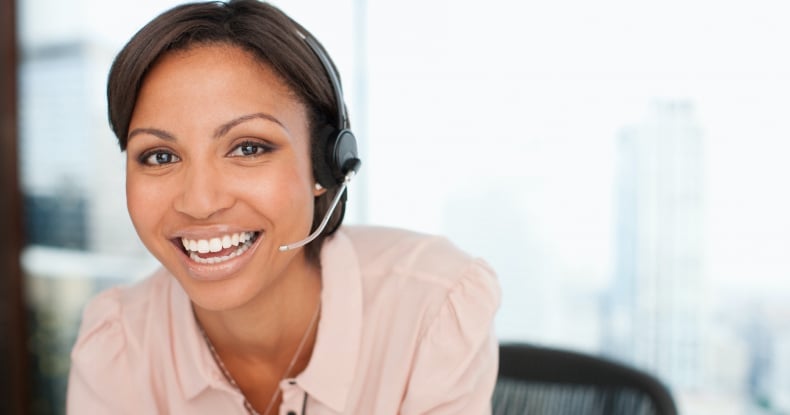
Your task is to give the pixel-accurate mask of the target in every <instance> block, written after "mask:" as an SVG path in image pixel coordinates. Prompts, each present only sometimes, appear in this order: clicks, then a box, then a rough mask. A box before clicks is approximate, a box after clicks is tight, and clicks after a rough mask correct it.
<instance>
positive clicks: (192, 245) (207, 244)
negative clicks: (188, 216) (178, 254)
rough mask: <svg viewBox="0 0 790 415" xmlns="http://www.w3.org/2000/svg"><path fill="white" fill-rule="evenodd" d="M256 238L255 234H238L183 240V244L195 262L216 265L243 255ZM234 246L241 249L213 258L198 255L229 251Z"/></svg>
mask: <svg viewBox="0 0 790 415" xmlns="http://www.w3.org/2000/svg"><path fill="white" fill-rule="evenodd" d="M254 237H255V232H237V233H234V234H229V235H222V236H217V237H214V238H210V239H187V238H181V244H182V245H183V246H184V249H186V250H187V253H188V254H189V256H190V258H192V260H193V261H195V262H199V263H201V264H216V263H219V262H223V261H227V260H228V259H230V258H233V257H235V256H238V255H241V254H242V253H244V252H245V251H246V250H247V249H249V247H250V245H252V243H251V241H252V240H253V239H254ZM234 246H238V247H239V248H238V249H236V250H235V251H233V252H231V253H230V254H228V255H225V256H221V257H213V258H202V257H200V255H198V254H207V253H209V252H219V251H222V250H223V249H228V248H231V247H234Z"/></svg>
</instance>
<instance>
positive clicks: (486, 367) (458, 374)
mask: <svg viewBox="0 0 790 415" xmlns="http://www.w3.org/2000/svg"><path fill="white" fill-rule="evenodd" d="M499 301H500V289H499V285H498V284H497V281H496V277H495V275H494V272H493V271H492V270H491V268H490V267H489V266H488V265H487V264H486V263H485V262H483V261H481V260H475V261H473V262H472V263H471V265H470V266H469V267H467V269H466V270H465V271H464V273H463V276H462V278H461V279H460V280H459V281H458V282H457V284H456V285H455V286H454V287H452V288H451V289H450V291H449V292H448V295H447V298H446V299H445V301H444V303H443V304H442V305H441V307H440V308H439V309H438V312H437V313H436V315H435V317H433V318H432V320H429V321H428V325H427V328H426V330H425V332H424V334H423V336H422V338H421V341H420V344H419V346H418V349H417V354H416V356H415V361H414V366H413V369H412V375H411V378H410V380H409V384H408V386H407V390H406V396H405V398H404V401H403V405H402V407H401V413H402V414H403V415H417V414H421V415H428V414H429V415H442V414H460V413H463V414H488V413H490V412H491V394H492V392H493V389H494V384H495V382H496V375H497V368H498V350H499V349H498V343H497V339H496V336H495V335H494V331H493V319H494V315H495V313H496V310H497V309H498V308H499Z"/></svg>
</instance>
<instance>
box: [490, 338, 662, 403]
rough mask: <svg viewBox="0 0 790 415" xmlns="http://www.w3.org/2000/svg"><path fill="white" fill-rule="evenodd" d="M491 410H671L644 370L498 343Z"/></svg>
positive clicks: (573, 354)
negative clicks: (497, 373) (496, 372)
mask: <svg viewBox="0 0 790 415" xmlns="http://www.w3.org/2000/svg"><path fill="white" fill-rule="evenodd" d="M492 409H493V410H492V412H493V415H510V414H518V415H549V414H550V415H565V414H567V415H571V414H572V415H619V414H623V415H677V408H676V407H675V403H674V401H673V399H672V395H671V394H670V393H669V390H668V389H667V388H666V387H665V386H664V385H663V384H661V382H659V381H658V380H657V379H656V378H654V377H653V376H650V375H648V374H647V373H645V372H642V371H639V370H636V369H634V368H632V367H628V366H626V365H624V364H622V363H617V362H614V361H611V360H607V359H604V358H601V357H595V356H591V355H586V354H583V353H578V352H571V351H566V350H558V349H552V348H546V347H538V346H532V345H527V344H519V343H511V344H502V345H500V347H499V377H498V379H497V384H496V388H495V389H494V396H493V399H492Z"/></svg>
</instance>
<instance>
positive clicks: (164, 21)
mask: <svg viewBox="0 0 790 415" xmlns="http://www.w3.org/2000/svg"><path fill="white" fill-rule="evenodd" d="M334 71H335V69H334V66H333V65H332V64H331V61H330V60H329V58H328V57H327V56H326V55H325V52H324V51H323V49H322V48H321V47H320V45H319V44H318V43H317V42H316V41H315V40H314V39H313V38H312V36H311V35H310V34H309V32H307V31H306V30H305V29H304V28H302V27H301V26H299V25H298V24H296V23H295V22H293V21H292V20H291V19H289V18H288V17H287V16H286V15H284V14H283V13H282V12H280V11H279V10H278V9H276V8H274V7H272V6H271V5H268V4H265V3H259V2H256V1H248V0H241V1H230V2H229V3H217V2H212V3H196V4H188V5H183V6H179V7H176V8H174V9H172V10H170V11H168V12H165V13H164V14H162V15H160V16H159V17H157V18H156V19H154V20H153V21H151V22H150V23H149V24H148V25H146V26H145V27H144V28H142V29H141V30H140V32H138V33H137V34H136V35H135V36H134V37H133V38H132V39H131V40H130V42H129V43H128V44H127V45H126V46H125V47H124V49H123V50H122V51H121V52H120V54H119V55H118V57H117V58H116V60H115V62H114V63H113V66H112V69H111V71H110V76H109V81H108V103H109V116H110V123H111V125H112V128H113V130H114V132H115V134H116V136H117V137H118V140H119V144H120V146H121V149H122V150H125V151H126V154H127V166H126V192H127V203H128V209H129V214H130V216H131V218H132V222H133V224H134V226H135V229H136V231H137V233H138V235H139V236H140V239H141V240H142V241H143V243H144V244H145V246H146V247H147V248H148V249H149V250H150V251H151V253H152V254H153V255H154V256H155V257H156V258H157V259H158V260H159V261H160V262H161V263H162V265H163V268H162V269H161V270H160V271H158V272H156V273H155V274H154V275H152V276H151V277H149V278H148V279H146V280H144V281H141V282H140V283H138V284H136V285H134V286H132V287H127V288H114V289H111V290H109V291H106V292H104V293H102V294H100V295H99V296H98V297H97V298H95V299H94V300H92V301H91V303H90V304H89V305H88V306H87V307H86V309H85V312H84V316H83V322H82V327H81V329H80V334H79V338H78V340H77V343H76V344H75V346H74V350H73V352H72V369H71V374H70V379H69V388H68V411H69V412H70V413H74V414H88V413H90V414H97V413H113V414H118V413H134V414H141V413H145V414H152V413H168V414H231V413H257V414H264V415H267V414H273V413H280V414H305V413H307V414H310V415H314V414H377V415H381V414H461V413H463V414H482V413H487V412H489V411H490V409H489V400H490V395H491V392H492V389H493V385H494V381H495V377H496V371H497V344H496V339H495V337H494V336H493V334H492V328H491V326H492V321H493V316H494V313H495V311H496V309H497V307H498V303H499V289H498V286H497V283H496V280H495V277H494V274H493V272H492V271H491V270H490V269H489V268H488V267H487V266H486V265H485V263H483V262H482V261H480V260H476V259H473V258H470V257H469V256H467V255H466V254H465V253H463V252H461V251H459V250H458V249H456V248H455V247H454V246H453V245H452V244H450V243H449V242H447V241H446V240H444V239H442V238H438V237H430V236H425V235H419V234H415V233H411V232H406V231H400V230H394V229H383V228H374V227H348V226H343V227H340V224H341V222H342V213H343V210H344V208H345V206H344V205H345V197H344V196H345V184H346V183H348V181H349V180H350V179H351V177H353V174H354V173H355V171H356V169H358V168H359V160H358V159H356V147H355V143H354V138H353V135H351V134H350V132H348V131H347V130H346V128H347V127H348V121H347V117H346V115H345V108H344V104H343V101H342V95H341V92H340V86H339V81H338V80H337V79H336V78H337V75H336V74H335V72H334ZM311 232H312V236H313V237H315V239H312V238H308V235H309V234H311ZM276 408H279V410H278V409H276Z"/></svg>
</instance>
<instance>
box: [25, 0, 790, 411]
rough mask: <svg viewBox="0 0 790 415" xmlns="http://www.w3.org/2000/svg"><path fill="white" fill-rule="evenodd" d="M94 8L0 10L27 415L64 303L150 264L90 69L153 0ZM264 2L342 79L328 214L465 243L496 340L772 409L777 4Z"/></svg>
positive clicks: (778, 333) (779, 195)
mask: <svg viewBox="0 0 790 415" xmlns="http://www.w3.org/2000/svg"><path fill="white" fill-rule="evenodd" d="M105 3H106V2H99V1H98V0H89V1H83V2H75V3H71V4H66V3H61V2H55V1H52V0H31V1H26V2H23V3H22V4H21V5H20V8H21V10H20V39H21V42H22V43H21V51H22V55H21V62H20V64H21V68H20V78H21V79H20V133H21V139H20V170H21V172H20V177H21V185H22V188H23V191H24V195H25V199H24V200H25V207H26V215H27V217H26V223H27V224H28V229H29V233H28V243H29V244H28V246H27V248H26V249H25V252H24V254H23V258H22V263H23V266H24V269H25V272H26V274H27V277H28V281H29V286H30V288H31V290H30V291H31V294H30V304H31V307H32V310H33V313H32V316H33V317H32V321H33V326H32V327H33V329H32V330H31V336H32V337H31V345H32V347H33V351H34V357H35V364H36V368H37V373H38V376H37V377H36V379H37V382H38V383H37V384H36V387H37V388H38V389H37V390H38V391H39V393H38V394H36V397H37V398H38V401H37V403H36V405H37V406H36V408H37V410H38V411H39V413H45V412H46V410H47V409H51V410H53V411H57V409H58V408H60V407H61V406H62V399H63V392H64V387H65V379H64V377H63V376H64V374H65V373H66V372H67V370H68V356H67V352H68V349H69V348H70V346H71V343H72V342H73V340H74V336H75V331H74V330H75V329H76V327H77V324H78V322H79V321H78V320H79V311H80V309H81V307H82V306H83V305H84V304H85V302H86V301H87V299H88V298H89V297H90V296H91V295H94V294H95V293H96V292H97V291H98V290H100V289H102V288H104V287H107V286H110V285H113V284H118V283H125V282H129V281H134V280H136V279H139V278H143V277H144V276H145V275H146V274H147V273H148V272H150V270H152V269H153V268H154V267H155V266H156V264H155V262H154V261H153V260H152V259H151V258H150V256H149V255H148V254H147V253H146V251H145V249H144V248H143V247H142V246H141V245H140V243H139V242H137V239H136V236H135V235H134V232H133V230H132V228H131V225H130V222H129V220H128V217H127V214H126V211H125V204H124V201H123V198H124V195H123V163H124V157H123V155H122V154H120V153H119V152H118V150H117V146H116V144H115V139H114V137H113V136H112V134H111V132H110V130H109V127H108V126H107V122H106V119H105V113H106V108H105V103H104V87H105V84H104V83H105V80H106V73H107V69H108V68H109V64H110V62H111V59H112V57H113V56H114V54H115V53H116V52H117V51H118V50H119V48H120V47H121V45H122V42H124V41H125V40H126V39H127V38H128V37H129V36H131V34H132V33H133V32H134V31H135V30H136V29H137V28H139V27H140V26H141V25H142V24H144V22H145V21H147V20H148V19H149V18H150V17H152V16H153V15H154V14H156V13H158V12H161V11H163V10H164V9H166V8H168V7H170V6H172V5H173V4H175V2H168V1H154V0H147V1H143V2H139V1H138V2H125V3H121V2H113V3H111V5H110V3H107V4H105ZM275 4H276V5H278V6H280V7H281V8H282V9H284V10H285V11H286V12H288V13H291V14H292V15H293V16H294V17H295V18H296V19H297V20H299V21H301V22H302V23H304V25H305V26H306V27H308V28H310V29H311V30H312V31H313V32H314V33H315V34H316V35H317V37H318V38H319V39H321V40H322V41H323V42H324V43H325V45H326V46H327V48H328V49H329V51H330V53H331V54H332V55H333V57H334V58H335V60H336V63H337V64H338V66H339V68H340V71H341V73H342V75H343V81H344V87H345V93H346V98H347V101H348V104H349V108H350V112H351V118H352V123H353V126H354V129H355V131H356V133H357V137H358V138H359V139H360V147H361V153H362V156H363V158H364V164H363V168H362V170H361V174H360V176H359V178H358V179H357V180H355V181H354V182H353V183H352V186H351V195H352V197H351V207H350V211H349V216H348V219H349V222H352V223H372V224H382V225H392V226H402V227H407V228H412V229H416V230H420V231H424V232H433V233H442V234H447V235H448V236H450V237H451V238H452V239H453V240H454V241H456V243H457V244H458V245H460V246H461V247H462V248H465V249H467V250H468V251H471V252H473V253H475V254H477V255H480V256H482V257H484V258H486V259H488V260H489V262H490V263H491V264H492V265H493V266H494V268H495V269H496V270H497V272H498V274H499V277H500V281H501V284H502V287H503V292H504V298H503V304H502V308H501V309H500V313H499V315H498V317H497V321H496V323H497V332H498V334H499V336H500V338H501V339H503V340H520V341H527V342H534V343H541V344H546V345H553V346H557V347H565V348H573V349H578V350H582V351H586V352H590V353H597V354H602V355H606V356H610V357H613V358H616V359H619V360H623V361H625V362H628V363H630V364H633V365H635V366H637V367H640V368H643V369H645V370H647V371H649V372H651V373H654V374H655V375H657V376H658V377H659V378H661V379H662V380H663V381H665V382H666V383H667V384H669V385H670V387H671V389H672V391H673V393H674V394H675V396H676V399H677V400H678V403H679V406H680V408H681V411H682V413H684V414H707V413H785V412H788V411H790V392H788V391H790V377H788V375H787V374H788V373H790V348H789V347H787V346H788V344H790V335H788V333H790V330H788V328H790V308H789V307H788V306H787V305H786V304H788V303H790V302H788V300H790V298H788V297H790V283H788V282H787V281H788V276H790V255H788V252H789V250H790V237H788V235H790V216H788V215H787V214H786V213H787V212H788V211H790V193H788V192H786V191H784V190H783V189H784V187H786V185H785V183H784V182H785V181H786V178H787V177H790V164H788V163H787V162H786V161H785V159H786V158H787V154H788V150H790V146H789V145H788V144H787V143H788V140H787V137H788V136H790V121H789V119H788V117H787V114H786V112H787V109H788V108H790V98H788V97H790V58H788V57H787V55H786V54H783V53H779V52H778V51H781V50H783V49H784V44H783V40H784V39H787V38H790V27H788V25H787V24H786V22H785V21H784V20H785V19H783V16H786V15H787V11H788V10H787V9H786V6H782V5H779V4H777V3H771V2H767V1H765V2H762V1H760V2H751V3H748V4H747V3H742V4H737V3H736V4H729V3H728V4H719V3H711V2H702V1H692V2H669V3H667V2H663V3H661V4H655V5H647V4H636V3H634V4H631V3H627V2H619V1H614V0H611V1H610V0H607V1H602V2H594V3H590V2H583V1H560V2H538V3H534V4H533V3H526V4H520V5H517V4H515V3H513V2H507V1H502V0H494V1H491V2H486V3H485V4H481V3H479V2H471V1H456V2H449V1H434V2H421V1H416V0H403V1H398V2H384V1H373V0H371V1H365V0H344V1H341V2H337V3H331V4H330V3H329V2H322V1H309V0H283V1H279V2H275ZM734 28H737V30H735V29H734ZM44 166H46V167H44Z"/></svg>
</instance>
